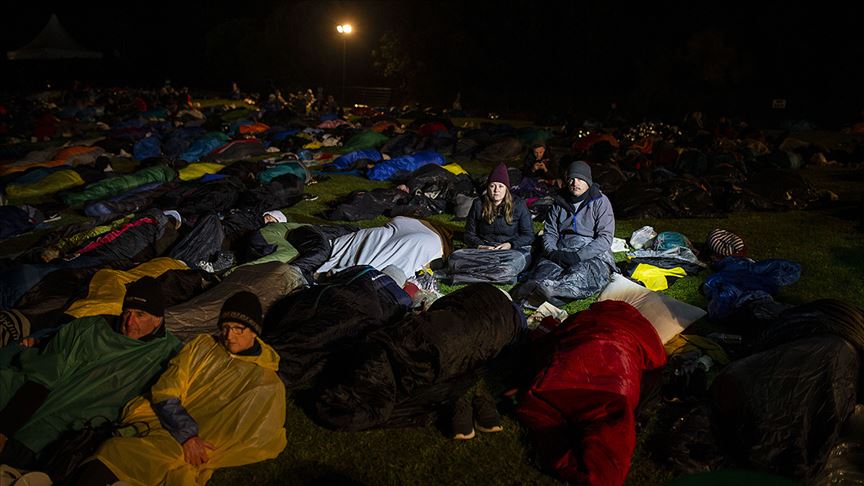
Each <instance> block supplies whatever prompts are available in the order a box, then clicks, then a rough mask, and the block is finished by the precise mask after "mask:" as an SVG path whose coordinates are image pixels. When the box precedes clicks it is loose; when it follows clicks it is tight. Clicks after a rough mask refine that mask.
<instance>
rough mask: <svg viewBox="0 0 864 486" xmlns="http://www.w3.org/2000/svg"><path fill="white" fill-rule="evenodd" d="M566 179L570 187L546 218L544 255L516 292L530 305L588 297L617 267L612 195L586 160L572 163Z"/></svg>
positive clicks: (558, 198) (555, 303)
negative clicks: (596, 179)
mask: <svg viewBox="0 0 864 486" xmlns="http://www.w3.org/2000/svg"><path fill="white" fill-rule="evenodd" d="M565 177H566V179H565V181H566V183H567V187H566V189H565V190H564V191H562V194H561V195H560V196H559V197H557V198H556V200H555V204H553V205H552V209H551V210H550V211H549V213H548V214H547V215H546V219H545V220H544V221H543V258H541V259H540V261H539V262H538V263H537V266H536V267H535V269H534V271H533V272H532V274H531V276H530V277H529V279H528V281H526V282H525V283H524V284H523V285H522V286H520V287H518V288H517V289H516V290H515V292H514V297H515V298H516V299H521V300H523V301H525V302H526V303H528V304H532V305H539V304H540V303H542V302H543V301H544V300H547V301H549V302H550V303H552V304H554V305H561V304H563V303H564V301H569V300H576V299H583V298H585V297H588V296H590V295H592V294H594V293H596V292H598V291H600V289H602V288H603V287H604V286H605V285H606V283H607V282H609V277H610V276H611V275H612V272H615V271H616V267H615V259H614V258H613V256H612V237H613V235H614V234H615V215H614V214H613V213H612V204H611V203H610V202H609V198H608V197H606V195H605V194H603V193H602V192H601V191H600V187H599V186H598V185H596V184H594V183H593V180H592V178H591V167H590V166H589V165H588V164H586V163H585V162H583V161H581V160H579V161H576V162H573V163H572V164H570V167H568V168H567V173H566V175H565Z"/></svg>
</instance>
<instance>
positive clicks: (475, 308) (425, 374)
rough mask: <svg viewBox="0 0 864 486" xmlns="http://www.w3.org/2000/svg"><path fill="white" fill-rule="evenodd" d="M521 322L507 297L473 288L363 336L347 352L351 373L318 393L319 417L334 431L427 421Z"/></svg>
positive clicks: (492, 289)
mask: <svg viewBox="0 0 864 486" xmlns="http://www.w3.org/2000/svg"><path fill="white" fill-rule="evenodd" d="M523 322H524V317H523V316H522V314H521V313H520V312H519V311H517V310H516V307H514V306H513V305H512V303H511V302H510V300H509V298H508V297H507V295H506V294H505V293H504V292H503V291H501V290H499V289H497V288H495V287H493V286H492V285H489V284H473V285H469V286H467V287H464V288H462V289H460V290H457V291H456V292H453V293H451V294H449V295H446V296H444V297H442V298H440V299H438V300H437V301H436V302H435V303H434V304H433V305H432V306H431V307H430V308H429V310H428V311H426V312H424V313H421V314H412V315H409V316H407V317H405V318H404V319H402V320H401V321H399V322H397V323H394V324H392V325H390V326H387V327H384V328H382V329H378V330H376V331H373V332H371V333H370V334H369V336H368V337H367V339H366V340H365V341H364V342H363V343H362V344H358V345H357V346H356V347H355V348H354V351H353V358H352V364H351V365H350V366H346V367H344V368H343V369H347V370H352V371H351V372H349V373H344V372H343V374H342V376H341V378H340V379H339V380H338V381H336V382H334V383H333V384H330V385H329V386H326V387H324V388H323V390H322V391H321V392H320V393H319V396H318V397H317V403H316V410H317V416H318V419H319V420H320V421H321V422H322V423H323V424H324V425H326V426H329V427H332V428H334V429H340V430H364V429H370V428H375V427H405V426H415V425H423V424H427V423H429V422H430V421H431V420H433V419H434V417H435V412H436V409H437V408H438V407H439V406H442V405H443V406H446V405H448V404H449V403H452V402H453V401H455V400H456V399H458V398H459V397H460V396H462V394H464V392H465V391H466V390H467V389H468V388H469V387H470V386H471V385H472V384H473V383H474V381H475V380H476V372H477V371H478V370H479V369H480V368H481V367H482V366H484V365H485V364H486V363H487V362H488V361H489V360H491V359H492V358H494V357H496V356H497V355H498V354H499V353H500V352H501V351H502V350H503V349H504V348H505V347H506V346H507V345H509V344H510V343H512V342H514V341H515V340H516V338H517V337H518V335H519V332H520V329H521V328H522V326H523Z"/></svg>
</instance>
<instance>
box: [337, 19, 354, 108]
mask: <svg viewBox="0 0 864 486" xmlns="http://www.w3.org/2000/svg"><path fill="white" fill-rule="evenodd" d="M353 31H354V28H353V27H351V24H339V25H337V26H336V32H339V35H340V36H342V96H341V97H340V98H339V104H340V105H341V106H342V107H343V109H344V107H345V43H346V41H347V38H348V36H349V35H351V32H353Z"/></svg>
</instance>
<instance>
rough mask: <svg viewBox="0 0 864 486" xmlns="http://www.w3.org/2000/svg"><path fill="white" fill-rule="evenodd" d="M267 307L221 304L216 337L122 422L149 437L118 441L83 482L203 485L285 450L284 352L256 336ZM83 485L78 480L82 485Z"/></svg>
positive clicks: (182, 361)
mask: <svg viewBox="0 0 864 486" xmlns="http://www.w3.org/2000/svg"><path fill="white" fill-rule="evenodd" d="M262 320H263V317H262V312H261V303H260V302H259V301H258V297H257V296H255V294H253V293H251V292H245V291H244V292H238V293H236V294H234V295H232V296H231V297H230V298H229V299H228V300H226V301H225V304H224V305H223V306H222V312H221V314H220V316H219V324H218V330H219V334H218V335H207V334H202V335H199V336H198V337H197V338H195V339H194V340H192V341H190V342H189V343H187V344H186V345H185V346H184V347H183V349H181V350H180V353H179V354H178V355H177V356H176V357H175V358H174V359H172V360H171V362H170V364H169V366H168V369H167V370H166V371H165V373H164V374H163V375H162V377H161V378H159V381H158V382H156V384H155V385H153V388H152V389H151V390H150V394H149V395H148V397H147V398H145V397H138V398H135V399H133V400H132V401H131V402H129V404H128V405H127V406H126V410H125V412H124V415H123V421H124V422H125V423H127V424H133V423H140V422H146V423H147V425H148V428H149V430H150V432H149V433H148V434H146V435H145V436H143V437H114V438H111V439H109V440H108V441H106V442H105V443H104V444H103V445H102V447H101V448H100V449H99V451H98V452H97V453H96V456H95V460H93V461H90V462H88V463H85V464H84V466H83V467H82V469H81V472H80V478H81V479H80V480H81V481H83V482H84V483H85V484H106V483H108V484H111V483H113V482H114V481H116V480H117V479H120V480H123V481H126V482H128V483H131V484H136V485H138V484H141V485H145V484H178V485H179V484H184V485H193V484H199V485H200V484H205V483H206V482H207V480H208V479H210V476H211V475H212V474H213V471H214V470H215V469H217V468H220V467H232V466H240V465H243V464H251V463H254V462H258V461H263V460H265V459H272V458H274V457H276V456H277V455H279V453H280V452H282V449H284V448H285V445H286V438H285V428H284V423H285V386H284V385H282V382H281V381H280V380H279V377H278V376H276V370H277V368H278V364H279V355H278V354H276V352H275V351H273V349H272V348H271V347H270V346H268V345H267V344H265V343H264V342H263V341H261V340H260V339H259V338H258V334H259V333H260V332H261V325H262ZM79 484H80V483H79Z"/></svg>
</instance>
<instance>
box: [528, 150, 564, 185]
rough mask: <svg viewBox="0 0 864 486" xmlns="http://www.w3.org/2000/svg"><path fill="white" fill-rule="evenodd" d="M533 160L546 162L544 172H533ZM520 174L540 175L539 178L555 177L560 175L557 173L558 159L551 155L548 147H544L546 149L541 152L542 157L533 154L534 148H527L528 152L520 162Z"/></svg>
mask: <svg viewBox="0 0 864 486" xmlns="http://www.w3.org/2000/svg"><path fill="white" fill-rule="evenodd" d="M535 162H545V163H546V169H547V170H546V173H545V174H544V173H543V172H542V171H540V172H534V171H533V168H534V163H535ZM522 175H524V176H528V177H540V178H541V179H555V178H558V177H561V174H560V173H559V167H558V161H557V160H555V158H554V157H553V156H552V152H551V151H550V150H549V147H546V151H545V152H543V157H540V158H539V159H538V158H537V157H535V156H534V150H533V149H531V150H528V153H527V154H525V160H524V162H523V164H522Z"/></svg>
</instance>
